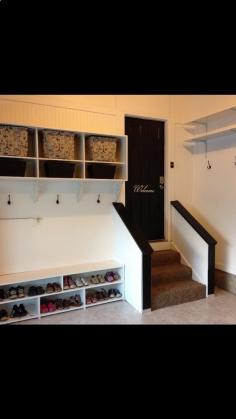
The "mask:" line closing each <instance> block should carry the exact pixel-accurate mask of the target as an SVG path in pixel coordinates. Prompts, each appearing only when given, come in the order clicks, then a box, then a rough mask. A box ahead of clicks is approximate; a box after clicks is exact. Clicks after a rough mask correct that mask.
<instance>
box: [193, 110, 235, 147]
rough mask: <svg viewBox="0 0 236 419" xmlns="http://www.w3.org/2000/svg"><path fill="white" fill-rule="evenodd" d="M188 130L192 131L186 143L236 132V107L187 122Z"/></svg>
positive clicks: (212, 138)
mask: <svg viewBox="0 0 236 419" xmlns="http://www.w3.org/2000/svg"><path fill="white" fill-rule="evenodd" d="M185 129H186V131H189V132H191V133H192V135H191V137H189V138H188V139H187V140H185V142H186V143H195V142H198V141H203V142H205V141H208V140H214V139H217V138H221V137H226V136H229V135H235V134H236V107H231V108H228V109H224V110H222V111H220V112H216V113H213V114H210V115H207V116H204V117H201V118H198V119H195V120H192V121H190V122H188V123H186V124H185Z"/></svg>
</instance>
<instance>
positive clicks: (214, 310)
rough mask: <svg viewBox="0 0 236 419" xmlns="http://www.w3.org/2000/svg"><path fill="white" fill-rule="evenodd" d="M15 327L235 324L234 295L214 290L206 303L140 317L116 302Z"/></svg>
mask: <svg viewBox="0 0 236 419" xmlns="http://www.w3.org/2000/svg"><path fill="white" fill-rule="evenodd" d="M15 324H18V325H21V324H22V325H27V324H30V325H36V324H40V325H43V324H236V295H234V294H231V293H229V292H227V291H225V290H223V289H220V288H217V289H216V292H215V295H211V296H209V297H208V298H206V299H203V300H198V301H194V302H191V303H185V304H180V305H177V306H172V307H167V308H163V309H159V310H155V311H147V312H144V313H143V314H141V313H139V312H137V311H136V310H135V309H134V308H133V307H132V306H131V305H129V304H128V303H127V302H125V301H117V302H114V303H111V304H104V305H100V306H94V307H91V308H88V309H86V310H78V311H71V312H68V313H63V314H55V315H52V316H48V317H44V318H42V319H36V320H28V321H25V322H20V323H15Z"/></svg>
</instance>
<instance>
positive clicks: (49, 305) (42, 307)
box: [40, 301, 57, 313]
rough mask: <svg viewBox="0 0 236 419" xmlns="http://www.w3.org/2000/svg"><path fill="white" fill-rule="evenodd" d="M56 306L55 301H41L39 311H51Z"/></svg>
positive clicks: (54, 309)
mask: <svg viewBox="0 0 236 419" xmlns="http://www.w3.org/2000/svg"><path fill="white" fill-rule="evenodd" d="M56 309H57V306H56V303H55V301H48V302H47V303H46V302H45V303H41V304H40V313H52V312H53V311H56Z"/></svg>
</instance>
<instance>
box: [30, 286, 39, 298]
mask: <svg viewBox="0 0 236 419" xmlns="http://www.w3.org/2000/svg"><path fill="white" fill-rule="evenodd" d="M28 295H29V296H30V297H32V296H34V295H38V293H37V288H36V287H30V288H29V291H28Z"/></svg>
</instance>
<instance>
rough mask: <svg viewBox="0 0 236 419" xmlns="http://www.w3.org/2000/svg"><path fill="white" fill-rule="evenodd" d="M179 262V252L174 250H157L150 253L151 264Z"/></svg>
mask: <svg viewBox="0 0 236 419" xmlns="http://www.w3.org/2000/svg"><path fill="white" fill-rule="evenodd" d="M175 263H180V254H179V252H176V250H172V249H169V250H157V251H155V252H153V253H152V266H156V265H167V264H168V265H169V264H175Z"/></svg>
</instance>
